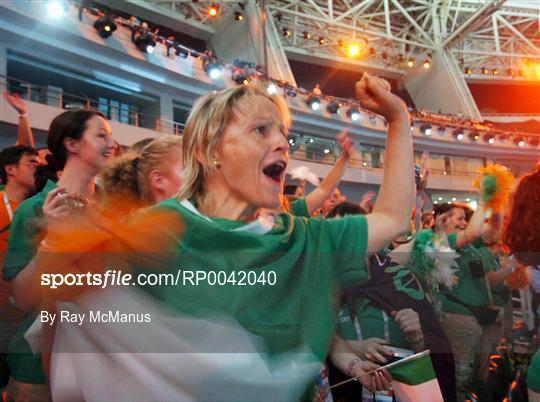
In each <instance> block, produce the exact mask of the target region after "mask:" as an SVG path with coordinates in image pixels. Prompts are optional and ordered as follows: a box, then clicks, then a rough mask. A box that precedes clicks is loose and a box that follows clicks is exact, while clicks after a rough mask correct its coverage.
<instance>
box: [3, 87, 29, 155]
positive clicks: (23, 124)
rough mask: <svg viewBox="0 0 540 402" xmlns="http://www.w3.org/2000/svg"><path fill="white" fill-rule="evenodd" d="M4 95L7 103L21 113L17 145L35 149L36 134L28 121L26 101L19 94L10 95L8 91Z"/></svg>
mask: <svg viewBox="0 0 540 402" xmlns="http://www.w3.org/2000/svg"><path fill="white" fill-rule="evenodd" d="M3 95H4V99H5V100H6V102H7V103H9V104H10V105H11V107H13V109H15V110H16V111H17V113H19V126H18V129H17V142H16V143H15V145H26V146H28V147H32V148H35V142H34V134H33V133H32V128H31V127H30V121H29V120H28V114H27V110H26V103H25V101H24V100H23V99H22V98H21V96H20V95H18V94H10V93H9V92H7V91H6V92H4V94H3Z"/></svg>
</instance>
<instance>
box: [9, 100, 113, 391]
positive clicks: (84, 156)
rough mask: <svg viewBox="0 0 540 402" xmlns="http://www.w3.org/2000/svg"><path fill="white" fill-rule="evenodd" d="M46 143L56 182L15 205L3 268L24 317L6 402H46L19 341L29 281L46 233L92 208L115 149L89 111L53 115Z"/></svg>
mask: <svg viewBox="0 0 540 402" xmlns="http://www.w3.org/2000/svg"><path fill="white" fill-rule="evenodd" d="M47 144H48V146H49V149H50V150H51V152H52V156H53V157H54V159H55V160H56V162H58V164H59V166H60V167H61V169H62V177H61V179H60V180H59V181H58V183H53V182H50V181H49V182H47V184H46V185H45V187H44V189H43V190H42V191H41V192H40V193H38V194H36V195H35V196H33V197H31V198H29V199H27V200H25V201H24V202H22V203H21V204H20V205H19V207H18V208H17V210H16V211H15V213H14V215H13V221H12V225H11V230H10V234H9V240H8V247H7V252H6V258H5V263H4V277H5V278H6V279H7V280H8V281H10V282H11V286H12V294H13V296H14V298H15V302H16V304H17V306H18V307H19V308H21V309H23V310H25V311H28V312H29V313H28V314H27V315H26V317H25V319H24V320H23V322H22V324H21V326H20V327H19V329H18V331H17V332H16V334H15V335H14V337H13V339H12V341H11V344H10V352H9V356H8V363H9V367H10V370H11V378H10V381H9V384H8V388H7V398H8V400H9V401H35V400H43V401H46V400H50V392H49V388H48V386H47V384H46V381H45V375H44V373H43V369H42V364H41V359H40V356H39V355H35V354H33V353H32V351H31V349H30V346H29V345H28V343H27V342H26V340H25V338H24V336H23V335H24V333H25V332H26V330H27V329H28V328H29V326H30V325H31V324H32V323H33V321H34V319H35V318H36V316H37V312H36V310H37V308H38V306H39V303H40V291H39V290H37V289H35V287H34V276H35V274H36V270H37V265H38V264H39V262H40V255H43V254H42V252H45V253H46V251H47V249H48V247H50V245H49V244H48V243H47V239H48V234H49V233H48V229H50V228H52V227H58V225H59V224H61V222H62V220H63V219H67V218H69V217H71V216H73V214H78V213H84V211H86V210H89V211H91V210H95V209H96V204H97V202H98V198H99V197H98V194H97V193H96V188H95V182H94V181H95V177H96V175H97V174H98V173H99V171H100V170H101V169H102V168H103V167H104V166H105V165H106V164H107V163H108V162H109V161H110V160H111V159H112V157H113V153H114V148H115V142H114V141H113V139H112V134H111V128H110V126H109V124H108V123H107V121H106V120H105V118H104V117H103V115H101V113H99V112H95V111H90V110H75V111H67V112H64V113H61V114H60V115H58V116H57V117H56V118H55V119H54V120H53V121H52V123H51V126H50V129H49V135H48V138H47ZM40 241H41V243H40ZM49 241H50V239H49Z"/></svg>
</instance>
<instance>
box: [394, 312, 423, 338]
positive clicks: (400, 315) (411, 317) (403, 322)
mask: <svg viewBox="0 0 540 402" xmlns="http://www.w3.org/2000/svg"><path fill="white" fill-rule="evenodd" d="M392 317H394V320H395V321H396V324H397V325H398V326H399V328H400V329H401V330H402V331H403V333H404V334H405V337H406V338H407V339H409V340H410V341H411V342H412V343H418V342H420V341H421V340H422V339H423V336H422V327H421V326H420V317H419V316H418V313H417V312H416V311H414V310H413V309H411V308H406V309H403V310H399V311H398V312H395V311H392Z"/></svg>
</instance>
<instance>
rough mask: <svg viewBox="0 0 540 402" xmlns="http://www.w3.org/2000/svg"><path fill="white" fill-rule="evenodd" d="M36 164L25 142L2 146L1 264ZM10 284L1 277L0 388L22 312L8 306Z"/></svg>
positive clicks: (3, 384) (0, 158)
mask: <svg viewBox="0 0 540 402" xmlns="http://www.w3.org/2000/svg"><path fill="white" fill-rule="evenodd" d="M38 165H39V158H38V154H37V152H36V150H35V149H34V148H30V147H28V146H25V145H15V146H13V147H8V148H4V149H3V150H2V151H1V152H0V178H1V179H2V183H4V185H5V187H4V189H3V191H1V192H0V197H1V200H0V264H1V266H3V265H4V261H3V257H4V253H5V252H6V249H7V241H8V236H9V229H10V225H11V220H12V219H13V212H14V211H15V210H16V209H17V207H18V206H19V204H20V203H21V202H23V201H24V200H25V199H26V198H27V197H28V196H29V195H30V194H31V193H32V192H33V190H34V172H35V170H36V168H37V167H38ZM9 298H10V286H9V283H8V282H6V281H4V280H3V279H2V278H1V277H0V388H3V387H4V386H5V385H6V384H7V381H8V379H9V369H8V366H7V361H6V357H7V353H6V351H7V350H8V346H9V342H10V340H11V337H12V336H13V334H14V333H15V331H16V330H17V328H18V327H19V325H20V322H21V320H22V319H23V317H24V312H23V311H22V310H19V309H18V308H16V307H14V306H12V305H11V303H10V302H9Z"/></svg>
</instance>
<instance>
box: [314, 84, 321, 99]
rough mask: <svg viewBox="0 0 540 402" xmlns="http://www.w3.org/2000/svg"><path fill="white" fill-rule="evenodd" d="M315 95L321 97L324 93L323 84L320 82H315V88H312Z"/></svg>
mask: <svg viewBox="0 0 540 402" xmlns="http://www.w3.org/2000/svg"><path fill="white" fill-rule="evenodd" d="M311 92H313V95H315V96H317V97H320V96H321V95H322V90H321V86H320V85H319V84H315V88H313V89H312V91H311Z"/></svg>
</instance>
